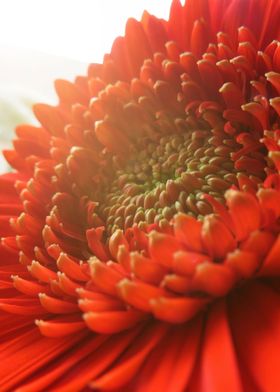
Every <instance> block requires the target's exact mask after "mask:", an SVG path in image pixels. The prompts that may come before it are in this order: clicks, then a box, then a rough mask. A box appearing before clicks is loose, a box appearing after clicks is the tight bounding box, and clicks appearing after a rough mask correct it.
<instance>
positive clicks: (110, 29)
mask: <svg viewBox="0 0 280 392" xmlns="http://www.w3.org/2000/svg"><path fill="white" fill-rule="evenodd" d="M169 7H170V1H169V0H119V1H117V0H0V149H1V150H2V149H3V148H6V147H8V146H10V145H11V139H12V137H13V130H14V128H15V126H16V125H17V124H19V123H26V122H28V123H31V122H34V121H35V120H34V117H33V115H32V111H31V106H32V104H33V103H34V102H46V103H51V104H52V103H53V104H55V102H56V97H55V93H54V89H53V80H54V79H56V78H64V79H68V80H73V78H74V77H75V75H77V74H85V73H86V69H87V64H88V63H90V62H102V58H103V55H104V53H106V52H109V51H110V48H111V45H112V42H113V40H114V38H115V37H117V36H118V35H123V34H124V29H125V22H126V20H127V19H128V18H129V17H134V18H136V19H140V18H141V15H142V12H143V10H144V9H146V10H148V11H149V12H150V13H152V14H156V15H157V16H158V17H162V18H167V16H168V13H169ZM6 169H7V165H6V163H5V161H4V159H3V158H2V157H0V172H3V171H5V170H6Z"/></svg>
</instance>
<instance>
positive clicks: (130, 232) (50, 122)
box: [0, 0, 280, 392]
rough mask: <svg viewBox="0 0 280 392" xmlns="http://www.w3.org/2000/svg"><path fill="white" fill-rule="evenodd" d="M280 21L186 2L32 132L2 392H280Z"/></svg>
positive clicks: (8, 201)
mask: <svg viewBox="0 0 280 392" xmlns="http://www.w3.org/2000/svg"><path fill="white" fill-rule="evenodd" d="M279 20H280V4H279V2H278V1H276V0H275V1H273V0H271V1H253V0H248V1H246V2H245V1H238V0H231V1H228V2H224V1H222V0H208V1H207V0H205V1H198V0H187V1H186V4H185V5H184V6H182V5H181V3H180V2H179V1H177V0H174V1H173V3H172V6H171V13H170V18H169V20H168V21H163V20H159V19H157V18H156V17H154V16H151V15H149V14H148V13H147V12H145V13H144V14H143V17H142V20H141V21H140V22H137V21H135V20H133V19H131V20H129V21H128V23H127V28H126V33H125V36H124V37H120V38H117V39H116V41H115V42H114V44H113V47H112V51H111V53H110V54H108V55H106V56H105V57H104V62H103V64H92V65H90V67H89V71H88V75H87V76H86V77H77V79H76V80H75V82H74V83H70V82H67V81H63V80H59V81H57V82H56V84H55V85H56V90H57V94H58V97H59V104H58V105H57V106H56V107H52V106H49V105H45V104H38V105H35V107H34V113H35V116H36V117H37V119H38V120H39V122H40V124H41V125H40V126H39V127H34V126H29V125H22V126H19V127H18V128H17V130H16V133H17V138H16V139H15V141H14V150H13V151H6V152H5V156H6V158H7V160H8V161H9V162H10V163H11V165H12V166H13V167H14V168H15V169H17V173H14V174H7V175H4V176H2V178H1V180H0V183H1V193H0V202H1V204H0V211H1V216H0V219H1V226H0V228H1V235H2V237H3V238H2V244H1V249H0V254H1V266H0V271H1V274H2V276H3V277H1V282H0V283H1V286H0V287H1V293H2V295H1V300H0V309H2V311H3V312H2V313H1V315H0V317H1V325H2V330H1V354H0V358H1V371H0V375H1V378H0V379H1V381H0V384H1V388H2V390H11V389H12V390H17V391H21V392H24V391H29V392H30V391H43V390H59V391H69V390H73V391H78V390H83V388H86V387H87V386H88V387H89V388H93V389H100V390H129V391H130V390H131V391H142V390H145V391H155V390H165V391H172V392H174V391H178V392H181V391H184V390H188V391H203V392H210V391H225V390H232V391H241V390H246V391H247V390H254V391H257V390H263V391H276V390H280V377H279V374H278V354H279V348H278V347H279V343H280V318H279V317H280V313H279V305H280V296H279V287H280V286H279V284H280V280H279V273H280V262H279V255H280V242H279V238H280V237H279V232H280V219H279V218H280V177H279V170H280V152H279V151H280V148H279V145H280V143H279V140H280V136H279V135H280V120H279V113H280V98H279V92H280V44H279V41H277V39H280V25H279ZM15 189H16V190H15ZM10 276H11V277H12V281H11V280H10ZM34 321H35V324H36V325H35V324H34ZM123 388H124V389H123Z"/></svg>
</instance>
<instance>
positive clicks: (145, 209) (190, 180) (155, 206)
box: [95, 129, 263, 235]
mask: <svg viewBox="0 0 280 392" xmlns="http://www.w3.org/2000/svg"><path fill="white" fill-rule="evenodd" d="M239 150H240V144H239V143H238V142H237V141H236V140H235V138H234V137H232V136H231V135H229V134H226V133H225V132H224V131H217V129H212V130H209V129H199V130H191V131H186V132H182V133H176V134H169V135H164V136H162V135H157V136H156V137H155V138H154V140H151V138H142V139H140V138H139V141H137V142H135V143H134V145H133V146H132V147H131V149H130V151H129V152H128V157H125V158H123V157H119V156H116V155H115V156H112V155H111V154H109V155H110V164H109V165H106V173H104V175H103V176H102V177H103V181H102V182H101V184H100V186H99V187H98V189H97V191H96V194H95V200H97V201H98V202H99V206H98V208H97V213H98V215H99V217H100V218H101V219H102V220H103V221H104V223H105V226H106V230H107V234H108V235H110V234H112V233H113V232H114V231H115V230H117V229H127V228H128V227H131V226H133V224H137V225H138V226H139V227H140V228H144V227H145V226H146V225H148V224H152V223H155V224H158V225H159V226H160V227H164V226H165V225H167V224H168V222H169V221H170V219H171V218H172V217H173V216H174V215H175V214H176V213H177V212H184V213H187V214H190V215H192V216H195V217H198V218H201V217H202V216H204V215H206V214H209V213H211V212H212V207H211V206H210V204H208V203H207V201H206V200H205V199H202V195H203V194H209V195H211V196H213V197H214V198H215V199H216V200H218V201H219V202H222V203H223V202H224V193H225V190H226V189H228V188H230V187H231V186H232V185H235V186H238V177H239V176H240V174H242V173H246V175H247V176H249V175H250V177H251V178H253V180H254V182H255V183H256V184H258V183H261V182H262V177H263V170H258V173H257V174H259V176H256V172H255V170H254V168H253V167H252V168H251V172H250V167H245V170H242V169H241V170H240V169H238V168H236V167H235V166H236V165H235V162H234V160H233V159H232V157H234V156H235V155H236V153H237V152H238V151H239ZM245 166H246V165H245ZM104 195H105V196H104Z"/></svg>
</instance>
